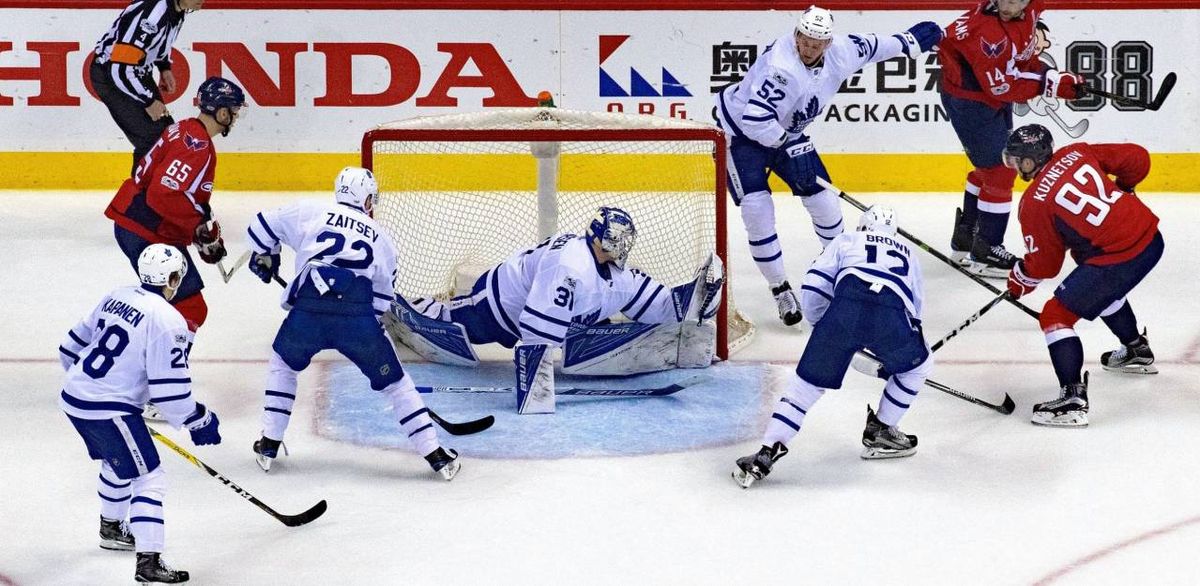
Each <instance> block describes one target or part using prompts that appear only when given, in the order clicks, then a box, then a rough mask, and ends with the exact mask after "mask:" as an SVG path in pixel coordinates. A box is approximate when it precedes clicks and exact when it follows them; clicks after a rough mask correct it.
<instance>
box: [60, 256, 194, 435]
mask: <svg viewBox="0 0 1200 586" xmlns="http://www.w3.org/2000/svg"><path fill="white" fill-rule="evenodd" d="M193 270H194V269H193ZM191 339H192V337H191V334H190V332H189V331H188V327H187V322H186V321H184V319H183V316H182V315H180V314H179V312H178V311H177V310H176V309H175V308H174V307H172V306H171V304H170V303H168V302H167V300H166V299H163V297H162V296H161V295H159V294H157V293H153V292H150V291H147V290H145V289H142V288H141V287H140V286H137V285H130V286H128V287H121V288H119V289H117V290H115V291H113V292H112V293H109V294H108V295H107V296H105V297H104V299H102V300H100V304H99V305H97V306H96V308H95V309H93V310H92V311H91V313H89V314H88V315H87V317H85V318H83V319H82V320H81V321H80V322H79V323H78V324H76V325H75V327H73V328H71V330H70V331H69V332H67V337H66V338H65V339H64V340H63V343H62V345H61V346H59V349H58V351H59V356H60V359H61V360H62V364H63V367H64V368H66V369H67V380H66V383H65V384H64V385H63V391H62V394H61V395H60V397H59V406H61V407H62V409H63V411H66V412H67V413H68V414H70V415H71V416H74V417H78V418H80V419H109V418H112V417H119V416H122V415H131V414H138V413H141V412H142V406H144V405H145V404H146V403H147V402H149V401H153V402H154V404H155V405H156V406H157V407H158V409H159V411H160V412H161V413H162V415H163V416H164V417H166V419H167V421H169V422H170V423H171V424H172V425H174V426H175V427H179V426H180V425H181V424H182V423H183V421H184V419H186V418H187V417H188V416H189V415H191V414H192V412H193V411H195V410H196V403H195V401H194V400H193V399H192V393H191V384H192V379H191V375H190V374H189V372H188V363H187V358H188V351H189V350H190V348H191Z"/></svg>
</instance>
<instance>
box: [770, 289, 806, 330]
mask: <svg viewBox="0 0 1200 586" xmlns="http://www.w3.org/2000/svg"><path fill="white" fill-rule="evenodd" d="M771 295H774V296H775V306H776V307H777V308H778V309H779V319H780V320H783V324H784V325H787V326H794V325H796V324H798V323H800V320H801V319H803V318H804V316H802V315H801V314H800V301H799V300H798V299H796V293H795V292H794V291H792V286H791V284H789V283H788V282H787V281H784V282H782V283H780V284H778V285H773V286H771Z"/></svg>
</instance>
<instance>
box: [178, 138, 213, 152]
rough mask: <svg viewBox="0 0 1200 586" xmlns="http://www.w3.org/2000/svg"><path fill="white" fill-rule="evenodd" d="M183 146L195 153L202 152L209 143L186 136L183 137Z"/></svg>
mask: <svg viewBox="0 0 1200 586" xmlns="http://www.w3.org/2000/svg"><path fill="white" fill-rule="evenodd" d="M183 144H185V145H187V148H189V149H192V150H193V151H202V150H204V149H205V147H207V146H208V141H205V140H200V139H198V138H195V137H193V136H192V135H190V134H185V135H183Z"/></svg>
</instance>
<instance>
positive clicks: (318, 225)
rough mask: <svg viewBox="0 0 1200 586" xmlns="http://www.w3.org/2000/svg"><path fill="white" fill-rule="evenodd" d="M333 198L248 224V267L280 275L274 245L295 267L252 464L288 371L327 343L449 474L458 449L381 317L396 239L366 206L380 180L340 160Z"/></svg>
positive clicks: (276, 429)
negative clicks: (440, 429)
mask: <svg viewBox="0 0 1200 586" xmlns="http://www.w3.org/2000/svg"><path fill="white" fill-rule="evenodd" d="M334 190H335V191H334V199H335V201H328V202H326V201H322V202H314V201H302V202H297V203H294V204H291V205H287V206H283V207H281V208H277V209H275V210H271V211H265V212H261V213H259V214H257V215H256V216H255V217H254V219H253V220H251V221H250V226H249V228H248V229H247V233H248V234H249V244H250V249H251V250H252V251H253V254H252V255H251V259H250V265H249V267H250V270H251V271H253V272H254V274H255V275H257V276H258V277H259V278H260V279H262V281H263V282H264V283H270V282H271V280H272V279H274V278H277V277H278V275H279V252H280V249H281V247H282V246H285V245H286V246H288V247H289V248H291V249H293V250H295V251H296V276H295V277H294V278H293V280H292V283H291V286H290V287H288V288H287V290H286V291H284V293H283V301H282V305H283V308H284V309H287V310H289V311H288V315H287V318H286V319H284V320H283V324H282V325H280V326H279V332H278V333H277V334H276V335H275V341H274V343H273V344H272V345H271V349H272V353H271V359H270V362H269V364H268V370H269V374H268V375H267V390H266V399H265V404H264V406H263V414H262V426H263V431H262V438H261V439H259V440H258V441H256V442H254V453H255V454H256V458H257V461H258V463H259V466H261V467H262V469H263V470H265V471H269V470H270V468H271V463H272V462H273V461H274V459H275V458H276V457H277V456H278V455H279V449H280V445H281V444H282V442H283V434H284V432H285V431H286V430H287V426H288V422H289V421H291V417H292V408H293V405H294V403H295V401H296V377H297V375H298V374H299V373H300V371H302V370H304V369H306V368H308V365H309V364H310V362H311V361H312V358H313V356H315V355H316V354H317V352H320V351H321V350H327V349H333V350H337V351H338V352H340V353H342V355H343V356H345V357H346V358H349V359H350V361H351V362H353V363H354V365H355V366H357V367H358V368H359V370H361V371H362V373H363V374H364V375H366V377H367V378H368V379H370V381H371V389H373V390H375V391H377V392H379V393H382V394H383V395H384V396H386V397H387V398H388V400H389V401H390V402H391V404H392V407H393V409H394V410H395V414H396V417H397V419H398V420H399V422H400V429H401V430H402V431H403V433H404V434H405V435H406V436H407V437H408V439H409V441H411V442H412V444H413V447H415V448H416V450H417V453H419V454H422V455H424V456H425V460H426V461H427V462H429V465H430V467H432V468H433V470H434V471H435V472H438V473H439V474H441V475H442V476H443V477H444V478H445V479H446V480H451V479H453V478H454V475H455V474H457V473H458V470H459V467H460V463H459V462H458V453H457V452H455V451H454V450H446V449H444V448H442V447H441V445H440V444H439V442H438V433H437V430H436V429H435V428H434V426H433V420H432V419H431V418H430V415H429V410H428V409H426V408H425V403H424V401H422V400H421V395H419V394H418V393H417V389H416V386H414V384H413V380H412V377H411V376H409V375H408V373H407V372H405V371H404V367H403V366H401V364H400V359H399V358H398V357H397V356H396V350H395V348H393V347H392V343H391V341H390V340H388V337H387V334H385V333H384V331H383V326H382V325H381V324H380V322H379V316H381V315H383V314H384V313H385V312H386V311H387V309H388V308H389V307H390V304H391V301H392V297H393V295H394V294H393V292H392V279H394V278H395V276H396V246H395V244H393V243H392V240H391V238H389V237H388V235H387V233H385V232H383V231H382V230H380V229H379V225H378V224H376V223H375V219H374V218H373V217H372V215H371V214H372V212H373V211H374V209H375V203H376V202H377V201H378V199H379V186H378V185H377V184H376V182H375V176H374V175H372V174H371V172H370V171H368V170H366V169H362V168H359V167H346V168H345V169H342V172H341V173H339V174H338V176H337V180H336V181H335V183H334Z"/></svg>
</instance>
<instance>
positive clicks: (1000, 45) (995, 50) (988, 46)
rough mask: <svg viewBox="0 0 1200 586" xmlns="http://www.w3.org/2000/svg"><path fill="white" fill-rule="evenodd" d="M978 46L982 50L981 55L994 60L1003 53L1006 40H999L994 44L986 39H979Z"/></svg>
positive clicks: (1006, 44) (1006, 43)
mask: <svg viewBox="0 0 1200 586" xmlns="http://www.w3.org/2000/svg"><path fill="white" fill-rule="evenodd" d="M979 46H980V47H981V48H982V49H983V54H984V55H987V56H988V57H990V58H992V59H995V58H997V57H999V56H1000V54H1001V53H1003V52H1004V48H1005V47H1007V46H1008V39H1000V40H999V41H998V42H996V43H989V42H987V39H985V38H983V37H979Z"/></svg>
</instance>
